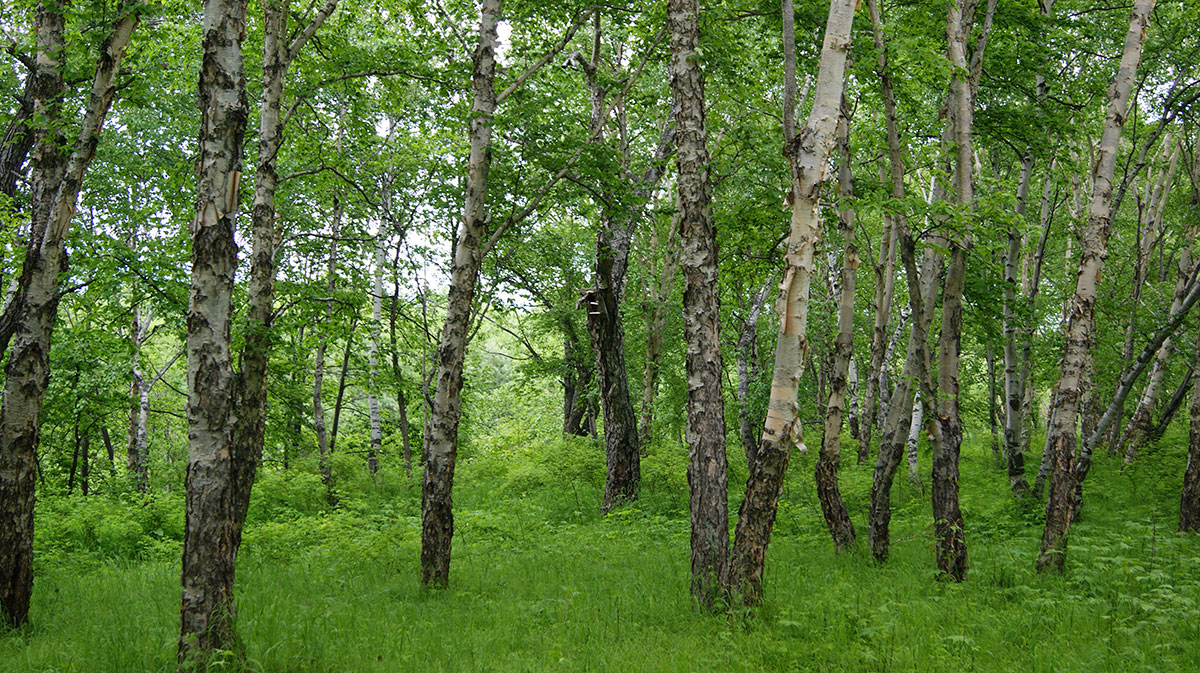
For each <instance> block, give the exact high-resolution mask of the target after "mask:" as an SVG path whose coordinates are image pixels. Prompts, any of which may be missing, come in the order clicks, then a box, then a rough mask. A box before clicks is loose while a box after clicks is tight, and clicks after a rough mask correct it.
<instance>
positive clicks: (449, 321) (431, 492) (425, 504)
mask: <svg viewBox="0 0 1200 673" xmlns="http://www.w3.org/2000/svg"><path fill="white" fill-rule="evenodd" d="M500 5H501V0H482V2H481V5H480V21H479V43H478V45H477V46H476V48H475V56H474V65H473V69H472V73H471V85H472V90H473V93H474V102H473V103H472V106H471V128H470V138H469V140H470V147H471V149H470V156H469V158H468V160H467V179H466V190H465V191H466V200H465V205H464V207H463V221H462V222H461V223H460V224H459V227H458V239H457V244H456V245H455V250H454V259H453V261H452V263H451V266H450V290H449V295H448V299H447V301H446V322H445V325H444V327H443V329H442V336H441V340H440V343H439V345H438V352H437V362H438V371H437V386H436V389H435V391H434V394H433V404H432V408H431V409H430V411H429V418H428V419H427V421H426V424H425V451H426V455H427V458H426V464H425V478H424V482H423V486H422V490H421V582H422V583H423V584H425V585H426V586H433V587H444V586H446V584H447V583H448V582H449V579H450V541H451V538H452V537H453V535H454V513H453V511H452V501H451V488H452V486H453V484H454V463H455V460H456V458H457V455H458V421H459V417H460V416H461V414H462V374H463V360H464V359H465V357H466V352H467V338H468V330H469V327H470V323H471V302H472V300H473V299H474V297H475V282H476V279H477V277H478V275H479V265H480V263H481V261H482V257H483V256H482V252H481V246H482V245H483V243H484V240H485V238H486V233H487V222H488V214H487V184H488V171H489V170H490V169H491V163H492V160H491V144H492V115H493V114H495V111H496V88H495V78H496V43H497V39H498V38H497V33H496V31H497V24H498V22H499V19H500Z"/></svg>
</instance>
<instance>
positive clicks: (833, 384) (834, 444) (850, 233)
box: [815, 96, 859, 551]
mask: <svg viewBox="0 0 1200 673" xmlns="http://www.w3.org/2000/svg"><path fill="white" fill-rule="evenodd" d="M837 142H838V149H839V151H840V154H841V157H840V158H841V165H840V166H839V169H838V198H839V199H841V200H843V201H847V202H849V201H852V200H853V199H854V185H853V182H852V176H851V174H850V161H851V155H850V118H849V105H848V103H847V101H846V99H845V97H844V96H843V98H842V117H841V121H840V122H839V124H838V139H837ZM838 231H839V232H840V233H841V235H842V268H841V274H840V281H841V282H840V285H841V293H840V296H839V298H838V333H837V338H836V339H835V340H834V345H833V372H832V376H831V377H830V385H829V401H828V403H827V404H826V405H825V431H824V433H823V435H822V437H821V450H820V452H819V453H818V454H817V463H816V477H815V478H816V485H817V499H818V500H819V501H820V502H821V513H822V514H824V515H825V525H826V526H828V528H829V533H830V535H832V536H833V546H834V548H835V549H836V550H837V551H842V550H844V549H847V548H849V547H850V546H852V545H853V544H854V524H853V523H851V521H850V513H849V512H847V511H846V505H845V503H844V502H842V494H841V492H840V491H839V490H838V467H839V465H840V464H841V452H842V420H843V415H844V412H845V407H846V379H847V375H848V373H849V371H850V362H851V358H853V357H854V287H855V274H856V273H857V272H858V266H859V259H858V248H857V246H856V245H855V243H854V209H853V208H852V207H851V206H849V205H844V206H843V207H842V208H841V209H840V210H839V211H838Z"/></svg>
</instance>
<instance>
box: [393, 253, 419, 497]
mask: <svg viewBox="0 0 1200 673" xmlns="http://www.w3.org/2000/svg"><path fill="white" fill-rule="evenodd" d="M399 255H400V243H396V263H395V265H394V270H393V274H394V275H393V276H392V282H393V287H392V306H391V311H390V312H389V313H388V337H389V340H390V341H391V345H392V376H394V377H396V409H397V411H399V413H400V440H401V442H402V443H403V451H404V474H405V475H406V476H409V477H411V476H412V474H413V472H412V446H411V440H410V439H409V436H408V400H407V399H405V396H404V375H403V374H404V373H403V372H402V371H401V370H400V346H399V344H398V343H397V341H396V315H397V313H398V312H399V311H398V306H397V304H398V303H399V301H400V263H399Z"/></svg>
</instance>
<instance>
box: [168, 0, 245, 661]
mask: <svg viewBox="0 0 1200 673" xmlns="http://www.w3.org/2000/svg"><path fill="white" fill-rule="evenodd" d="M245 14H246V4H245V1H244V0H208V2H207V3H206V4H205V12H204V21H203V49H204V54H205V58H204V66H203V68H202V69H201V73H200V109H201V115H202V117H201V124H200V157H199V159H198V161H197V167H198V170H199V176H198V177H199V189H198V193H197V197H196V218H195V220H194V221H193V222H192V226H191V233H192V290H191V302H190V306H189V308H188V334H187V351H188V391H189V395H188V440H189V441H188V444H189V450H188V470H187V495H186V507H187V516H186V521H185V524H184V526H185V527H184V531H185V532H184V543H183V573H182V584H183V601H182V607H181V609H180V615H181V628H180V635H179V660H180V663H181V664H182V663H184V662H186V661H188V660H191V659H193V658H196V659H203V658H204V657H206V656H207V654H208V653H209V652H212V651H214V650H218V649H224V650H228V649H232V648H233V645H234V618H235V611H236V609H235V606H234V596H233V581H234V569H235V566H236V560H237V539H236V535H235V530H234V526H233V525H232V522H233V520H234V492H233V481H232V478H231V477H232V456H231V454H230V451H229V439H230V434H231V431H232V426H233V418H234V412H233V408H232V407H233V405H232V404H231V402H232V400H233V398H234V396H235V394H236V390H235V377H234V372H233V367H232V362H231V358H230V353H229V344H230V319H231V317H232V315H231V314H232V311H233V275H234V269H235V268H236V267H237V244H236V243H235V242H234V229H235V226H236V218H237V212H238V193H239V181H240V177H241V163H242V139H243V136H244V134H245V129H246V120H247V117H248V116H249V110H248V104H247V101H246V80H245V76H244V75H243V68H242V50H241V40H242V35H243V34H244V31H245Z"/></svg>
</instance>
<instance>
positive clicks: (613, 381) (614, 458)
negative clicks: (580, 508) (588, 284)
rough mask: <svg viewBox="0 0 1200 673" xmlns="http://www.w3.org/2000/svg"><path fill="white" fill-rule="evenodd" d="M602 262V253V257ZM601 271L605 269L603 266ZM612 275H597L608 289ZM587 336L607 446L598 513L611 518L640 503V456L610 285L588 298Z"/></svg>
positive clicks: (617, 309) (594, 290)
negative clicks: (625, 505)
mask: <svg viewBox="0 0 1200 673" xmlns="http://www.w3.org/2000/svg"><path fill="white" fill-rule="evenodd" d="M598 254H599V255H600V256H601V260H603V255H602V253H598ZM599 266H601V267H603V266H606V265H605V263H604V261H600V263H599ZM605 275H609V276H610V277H611V266H609V269H608V272H607V273H606V272H604V271H601V270H599V269H598V270H597V280H598V281H600V283H604V281H603V280H602V278H603V277H604V276H605ZM582 304H583V306H584V307H585V308H586V309H587V314H588V315H587V321H588V333H589V334H590V335H591V338H592V350H593V351H594V352H595V353H596V371H597V373H598V379H599V381H598V382H599V384H600V406H601V409H603V412H604V446H605V455H606V460H605V463H606V465H607V470H606V472H605V479H604V499H603V501H602V502H601V504H600V512H601V513H607V512H608V511H609V510H610V509H612V508H613V506H614V505H617V504H618V503H620V502H621V501H624V500H633V499H636V498H637V495H638V486H639V484H640V483H641V479H642V471H641V453H640V452H639V450H638V435H637V416H635V415H634V411H633V403H632V402H631V401H630V398H629V378H628V376H627V375H626V370H625V348H624V346H625V335H624V333H623V330H622V329H621V320H620V310H621V309H620V307H619V306H618V304H617V295H616V293H615V292H614V291H613V288H612V287H611V285H609V284H608V283H604V284H598V285H597V287H594V288H592V289H590V290H588V292H587V293H586V294H585V295H584V297H583V299H582Z"/></svg>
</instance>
